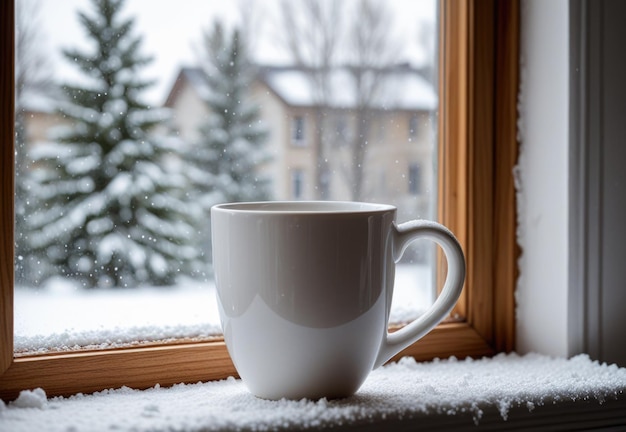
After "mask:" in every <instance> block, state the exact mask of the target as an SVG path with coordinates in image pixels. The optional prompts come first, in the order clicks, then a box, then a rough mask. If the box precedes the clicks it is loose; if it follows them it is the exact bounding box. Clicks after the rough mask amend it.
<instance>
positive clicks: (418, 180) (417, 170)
mask: <svg viewBox="0 0 626 432" xmlns="http://www.w3.org/2000/svg"><path fill="white" fill-rule="evenodd" d="M421 191H422V170H421V167H420V165H419V164H417V163H412V164H411V165H409V193H410V194H411V195H419V194H420V193H421Z"/></svg>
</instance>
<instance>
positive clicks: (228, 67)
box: [188, 22, 270, 209]
mask: <svg viewBox="0 0 626 432" xmlns="http://www.w3.org/2000/svg"><path fill="white" fill-rule="evenodd" d="M242 39H243V38H242V37H241V34H240V32H239V31H238V30H236V29H235V30H233V31H232V35H228V34H227V33H226V31H225V29H224V28H223V26H222V25H221V24H220V23H219V22H216V23H215V25H214V27H213V29H212V31H211V32H209V33H206V34H205V38H204V44H203V54H202V59H201V66H202V70H203V72H204V74H205V78H206V80H207V83H208V89H209V91H208V92H207V95H206V98H205V102H206V104H207V106H208V108H209V111H210V115H209V118H208V120H207V122H206V124H204V125H203V126H202V127H201V129H200V136H201V138H200V140H199V142H198V143H197V145H195V146H193V148H192V151H191V153H190V155H189V158H190V160H191V161H192V162H193V167H192V168H190V169H189V172H188V174H189V175H190V176H191V177H192V179H193V182H194V186H195V187H194V189H195V190H196V191H197V192H198V194H199V198H198V200H199V202H200V203H201V204H202V205H203V207H204V208H205V209H208V208H209V207H210V206H211V205H213V204H216V203H220V202H232V201H256V200H265V199H268V198H269V196H270V193H269V188H268V185H269V180H268V179H267V178H266V176H264V175H263V174H262V172H261V170H260V168H261V167H262V165H263V164H264V163H266V162H267V161H268V160H269V154H268V152H267V151H266V149H265V148H264V144H265V140H266V137H267V131H266V128H265V127H264V126H263V124H262V122H261V120H260V118H259V109H258V106H256V105H255V104H254V103H253V102H252V101H251V100H250V94H249V92H250V86H251V83H252V80H253V78H254V70H253V67H252V65H251V63H250V61H249V59H248V57H247V53H246V47H245V43H244V41H243V40H242Z"/></svg>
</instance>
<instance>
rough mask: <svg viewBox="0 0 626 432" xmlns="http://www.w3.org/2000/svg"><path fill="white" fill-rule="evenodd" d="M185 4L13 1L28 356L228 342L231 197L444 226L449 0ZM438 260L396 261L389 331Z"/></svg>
mask: <svg viewBox="0 0 626 432" xmlns="http://www.w3.org/2000/svg"><path fill="white" fill-rule="evenodd" d="M184 3H185V4H184V5H183V4H179V2H147V1H145V0H127V1H122V0H68V1H64V2H55V1H53V0H21V1H18V2H16V30H15V31H16V38H15V39H16V67H15V72H16V73H15V79H16V85H15V90H16V91H15V94H16V112H15V120H16V135H15V146H16V187H15V203H16V205H15V209H16V218H15V220H16V226H15V248H16V260H15V275H16V280H15V310H16V311H15V320H16V322H15V350H16V352H17V353H24V352H33V351H46V350H58V349H75V348H81V347H93V346H98V347H105V346H118V345H128V344H141V343H145V342H150V341H162V340H168V339H173V338H188V339H206V338H210V337H214V336H216V335H219V332H220V328H219V317H218V315H217V307H216V301H215V298H214V282H213V275H212V268H211V250H210V232H209V229H208V228H209V220H208V214H209V209H210V207H211V206H212V205H214V204H217V203H221V202H230V201H251V200H267V199H277V200H291V199H304V200H313V199H331V200H357V201H370V202H381V203H390V204H394V205H396V206H397V207H398V220H399V221H400V222H402V221H407V220H410V219H415V218H428V219H433V218H435V217H436V214H435V208H436V190H437V187H436V183H435V182H436V152H437V149H436V131H437V104H438V97H437V91H436V88H437V85H436V77H437V71H436V70H435V65H436V61H435V58H436V54H435V53H436V49H437V47H436V37H435V35H436V28H435V27H436V25H435V23H436V21H435V15H436V4H435V2H434V1H430V0H428V1H427V0H424V1H409V0H393V1H382V0H380V1H374V0H354V1H332V0H320V1H306V0H300V1H281V0H273V1H252V0H248V1H240V2H221V3H220V2H205V1H202V0H186V1H185V2H184ZM166 24H167V25H166ZM433 257H434V252H433V247H432V246H431V245H429V244H428V243H421V242H417V243H415V244H414V245H413V246H412V247H411V248H409V250H407V252H406V254H405V257H404V258H403V260H402V261H401V262H400V263H399V264H398V269H397V276H396V296H395V300H394V305H393V307H392V317H391V319H392V321H393V322H403V321H407V320H410V319H413V318H414V317H415V316H417V315H418V314H419V313H421V311H422V310H424V309H425V308H426V307H428V306H429V305H430V304H431V302H432V297H433V292H434V289H433V277H432V275H433V269H434V264H433V263H434V259H433Z"/></svg>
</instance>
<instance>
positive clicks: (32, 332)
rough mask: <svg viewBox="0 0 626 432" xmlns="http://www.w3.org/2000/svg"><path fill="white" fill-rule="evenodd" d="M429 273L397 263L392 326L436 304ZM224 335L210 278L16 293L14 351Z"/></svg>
mask: <svg viewBox="0 0 626 432" xmlns="http://www.w3.org/2000/svg"><path fill="white" fill-rule="evenodd" d="M431 273H432V270H431V269H430V267H429V266H427V265H408V264H401V265H398V267H397V272H396V292H395V295H394V301H393V305H392V313H391V321H392V322H402V321H407V320H410V319H413V318H415V317H416V316H418V315H419V314H420V313H421V312H422V311H423V310H424V309H425V308H426V307H427V306H428V305H430V304H431V303H432V283H431V281H432V274H431ZM220 333H221V330H220V322H219V316H218V311H217V303H216V298H215V286H214V285H213V282H212V281H210V282H199V281H195V280H187V281H185V282H183V283H180V284H179V285H177V286H176V287H169V288H163V287H159V288H155V287H145V288H139V289H133V290H124V289H118V290H92V291H89V290H80V289H77V288H76V287H75V286H73V285H72V284H71V283H68V282H67V281H64V280H62V279H60V278H56V279H54V280H51V281H50V283H48V284H47V285H46V287H45V288H44V289H39V290H34V289H27V288H23V287H17V288H16V289H15V351H16V352H17V353H23V352H37V351H47V350H58V349H61V350H68V349H76V348H80V347H93V346H96V347H97V346H102V347H111V346H123V345H129V344H133V343H136V342H137V341H157V340H166V339H171V338H183V337H184V338H206V337H210V336H212V335H216V334H220Z"/></svg>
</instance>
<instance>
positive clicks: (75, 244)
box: [30, 0, 200, 288]
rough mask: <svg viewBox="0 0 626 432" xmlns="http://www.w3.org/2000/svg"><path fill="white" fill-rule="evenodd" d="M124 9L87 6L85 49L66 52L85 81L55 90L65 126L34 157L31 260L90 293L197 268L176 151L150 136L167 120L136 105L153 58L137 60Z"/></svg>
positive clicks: (104, 0)
mask: <svg viewBox="0 0 626 432" xmlns="http://www.w3.org/2000/svg"><path fill="white" fill-rule="evenodd" d="M123 3H124V2H123V0H92V1H91V5H92V11H91V13H90V14H88V13H85V12H80V13H79V14H78V16H79V20H80V24H81V25H82V27H83V28H84V30H85V32H86V34H87V37H88V39H89V40H90V42H91V43H92V44H91V48H89V49H85V50H79V49H67V50H64V55H65V57H66V58H67V59H68V60H69V61H70V62H71V63H73V64H74V65H76V66H77V67H78V68H79V69H80V71H81V75H82V76H83V78H84V79H83V80H80V81H81V82H80V84H71V85H65V86H64V87H63V88H64V92H65V94H66V96H67V98H66V99H67V100H66V101H65V102H64V103H61V107H60V113H61V114H62V115H63V116H64V118H66V119H67V121H68V123H69V127H66V128H64V129H63V130H59V131H58V133H57V136H56V137H54V139H53V141H54V142H51V143H46V144H42V145H39V146H38V147H37V149H36V150H35V151H34V152H33V154H32V155H33V159H34V160H35V162H34V164H35V166H37V167H38V168H37V169H35V170H33V177H34V180H35V182H36V184H37V186H36V187H35V188H34V189H33V191H32V192H33V199H34V201H35V202H36V203H37V206H38V207H39V209H40V210H39V212H38V213H37V214H36V215H33V216H32V217H31V218H30V223H31V225H32V228H33V230H34V232H33V233H32V235H31V237H30V241H31V248H32V250H33V253H35V254H36V255H37V257H38V259H40V260H41V261H42V269H46V268H47V267H53V268H54V269H55V272H56V274H61V275H64V276H67V277H70V278H74V279H77V280H79V281H81V282H82V283H83V285H84V286H85V287H88V288H91V287H108V286H111V287H134V286H137V285H139V284H154V285H169V284H172V283H173V282H174V281H175V278H176V277H177V276H178V275H180V274H184V273H188V272H190V271H191V269H192V268H194V266H195V265H197V264H198V263H199V254H200V252H199V250H200V249H198V248H197V247H195V244H194V242H195V240H194V239H195V237H196V228H195V226H194V223H193V222H194V221H193V219H192V217H191V216H190V215H193V214H195V213H197V212H194V209H193V208H192V207H191V205H190V204H189V202H187V201H186V198H185V197H186V195H185V192H184V191H185V188H186V186H187V184H186V180H185V176H183V175H182V174H181V173H180V172H178V171H177V170H176V168H175V167H176V166H177V164H176V163H172V162H176V161H177V160H179V159H180V155H179V154H178V147H179V145H180V143H179V142H178V141H177V140H176V139H174V138H170V137H165V136H159V135H158V134H156V133H155V128H156V126H157V125H158V124H159V123H161V122H162V121H164V120H166V118H167V114H168V113H167V112H166V111H165V110H162V109H155V108H151V107H150V106H148V105H146V104H145V103H144V102H143V101H142V97H141V96H142V92H143V91H144V90H145V89H147V88H148V87H149V86H150V85H151V84H152V82H151V81H147V80H144V79H142V78H141V74H140V71H141V69H142V67H143V66H145V65H146V64H148V63H149V62H150V61H151V58H149V57H147V56H143V55H142V54H141V53H140V48H141V41H142V39H141V37H140V36H134V35H133V33H132V30H133V26H134V20H133V19H132V18H124V17H123V16H122V15H121V11H122V6H123ZM46 265H47V266H46ZM50 275H51V274H50V272H43V273H42V274H41V278H42V279H45V278H46V277H49V276H50Z"/></svg>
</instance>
